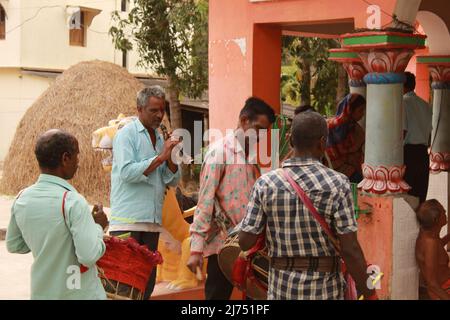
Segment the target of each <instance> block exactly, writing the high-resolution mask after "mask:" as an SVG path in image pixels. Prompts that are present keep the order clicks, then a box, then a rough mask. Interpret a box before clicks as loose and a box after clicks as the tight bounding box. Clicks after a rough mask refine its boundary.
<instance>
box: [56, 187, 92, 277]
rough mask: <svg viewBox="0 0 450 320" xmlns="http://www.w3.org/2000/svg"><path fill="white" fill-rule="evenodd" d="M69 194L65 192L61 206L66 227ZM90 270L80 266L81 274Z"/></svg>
mask: <svg viewBox="0 0 450 320" xmlns="http://www.w3.org/2000/svg"><path fill="white" fill-rule="evenodd" d="M68 192H69V191H68V190H67V191H65V192H64V194H63V199H62V204H61V212H62V215H63V218H64V223H65V224H66V226H67V220H66V209H65V206H66V198H67V193H68ZM67 228H69V226H67ZM69 231H70V230H69ZM88 270H89V268H88V267H86V266H84V265H82V264H80V273H85V272H86V271H88Z"/></svg>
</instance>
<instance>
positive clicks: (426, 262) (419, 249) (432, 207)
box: [416, 200, 450, 300]
mask: <svg viewBox="0 0 450 320" xmlns="http://www.w3.org/2000/svg"><path fill="white" fill-rule="evenodd" d="M417 218H418V220H419V223H420V225H421V229H420V233H419V236H418V238H417V241H416V260H417V264H418V265H419V268H420V272H421V274H422V276H423V278H424V280H425V283H426V285H427V290H428V293H429V295H430V297H431V298H432V299H442V300H449V299H450V290H449V289H450V288H449V287H450V268H449V256H448V254H447V251H446V250H445V245H446V244H447V242H448V238H449V237H448V236H446V237H444V238H443V239H441V238H440V237H439V233H440V230H441V228H442V227H443V226H444V225H446V223H447V218H446V215H445V209H444V208H443V207H442V205H440V204H439V202H437V201H435V200H434V201H433V200H429V201H426V202H424V203H423V204H422V205H421V207H420V208H419V210H418V212H417Z"/></svg>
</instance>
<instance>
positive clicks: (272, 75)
mask: <svg viewBox="0 0 450 320" xmlns="http://www.w3.org/2000/svg"><path fill="white" fill-rule="evenodd" d="M395 2H396V1H395V0H371V1H370V3H372V4H377V5H380V7H381V8H382V9H383V10H384V11H386V12H393V10H394V6H395ZM209 6H210V13H209V110H210V113H209V115H210V127H211V128H217V129H220V130H225V129H226V128H230V129H231V128H234V127H235V126H236V124H237V117H238V113H239V111H240V109H241V108H242V106H243V104H244V101H245V99H246V98H248V97H249V96H251V95H256V96H259V97H260V98H262V99H265V100H266V101H267V102H268V103H270V104H271V105H272V106H273V107H274V108H275V109H276V111H279V109H280V72H281V70H280V68H281V61H280V59H281V39H280V38H281V31H282V29H283V27H282V25H287V24H290V25H295V24H304V23H311V22H318V21H327V20H333V21H338V20H347V19H354V21H355V27H356V28H363V27H366V20H367V17H368V14H367V13H366V10H367V7H368V5H367V4H366V3H365V2H363V1H355V0H339V1H336V0H278V1H267V2H257V3H251V2H250V1H249V0H226V1H224V0H210V2H209ZM390 21H391V17H390V16H388V15H387V14H384V13H383V14H382V24H383V25H384V24H387V23H389V22H390Z"/></svg>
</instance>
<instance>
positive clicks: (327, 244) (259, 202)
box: [239, 112, 376, 300]
mask: <svg viewBox="0 0 450 320" xmlns="http://www.w3.org/2000/svg"><path fill="white" fill-rule="evenodd" d="M327 134H328V130H327V124H326V121H325V119H324V118H323V117H322V116H321V115H320V114H318V113H316V112H306V113H300V114H298V115H296V116H295V117H294V120H293V123H292V138H291V144H292V146H293V147H294V152H295V153H294V158H291V159H289V160H287V161H285V162H284V163H283V165H282V168H281V169H278V170H275V171H272V172H270V173H268V174H266V175H263V176H262V177H261V178H259V179H258V180H257V181H256V183H255V186H254V187H253V190H252V195H251V197H250V202H249V204H248V207H247V214H246V216H245V218H244V220H243V221H242V224H241V232H240V234H239V244H240V246H241V248H242V250H244V251H247V250H249V249H250V248H251V247H253V245H254V244H255V243H256V239H257V237H258V235H259V234H261V233H263V232H264V231H265V235H266V244H267V248H268V256H269V257H270V260H271V264H270V270H269V279H268V280H269V288H268V299H272V300H273V299H276V300H284V299H286V300H317V299H319V300H320V299H322V300H324V299H343V298H344V289H345V281H344V278H343V275H342V273H341V272H340V270H339V259H338V257H337V256H338V253H337V252H336V250H335V249H334V247H333V245H332V243H331V241H330V240H329V238H328V236H327V234H326V233H325V232H324V231H323V230H322V228H321V226H320V224H319V223H318V222H317V221H316V219H315V218H314V216H313V215H312V214H311V212H310V211H309V210H308V209H307V208H306V206H305V205H304V204H303V202H302V201H301V200H300V198H299V197H298V195H297V193H296V192H295V190H294V188H293V187H292V186H291V185H290V184H289V182H288V181H287V180H286V178H285V177H284V176H283V170H285V171H286V172H287V173H288V174H289V175H290V176H291V177H292V178H293V180H295V182H296V183H298V184H299V185H300V187H301V188H302V189H303V190H304V191H305V193H306V194H307V196H308V197H309V198H310V199H311V202H312V203H313V205H314V207H315V208H316V209H317V211H318V212H319V214H320V215H322V216H323V217H324V218H325V220H326V222H327V223H328V224H329V226H330V227H331V229H332V231H333V232H334V234H336V235H337V238H338V240H339V241H340V246H341V250H340V251H341V255H342V258H343V259H344V261H345V262H346V264H347V267H348V269H349V272H350V274H351V275H352V276H353V278H354V280H355V282H356V287H357V289H358V292H359V293H360V294H363V295H364V296H365V297H368V298H375V297H376V294H375V292H374V291H373V290H369V289H368V287H367V278H368V274H367V273H366V268H367V265H366V263H365V258H364V254H363V252H362V250H361V248H360V246H359V243H358V240H357V237H356V231H357V224H356V220H355V216H354V212H353V199H352V192H351V186H350V183H349V180H348V178H347V177H346V176H344V175H343V174H340V173H338V172H336V171H333V170H331V169H329V168H327V167H325V166H324V165H323V164H322V163H321V161H320V159H321V158H322V157H323V155H324V151H325V147H326V140H327Z"/></svg>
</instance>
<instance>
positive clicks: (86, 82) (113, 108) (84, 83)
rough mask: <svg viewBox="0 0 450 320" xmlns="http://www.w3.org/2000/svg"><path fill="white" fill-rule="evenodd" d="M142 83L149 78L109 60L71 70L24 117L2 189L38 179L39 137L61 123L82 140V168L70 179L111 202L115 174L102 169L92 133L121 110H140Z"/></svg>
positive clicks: (90, 198) (94, 197)
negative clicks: (138, 97)
mask: <svg viewBox="0 0 450 320" xmlns="http://www.w3.org/2000/svg"><path fill="white" fill-rule="evenodd" d="M141 88H143V84H142V83H140V82H139V81H138V80H137V79H136V78H134V77H133V76H132V75H131V74H129V73H128V72H127V71H126V70H125V69H123V68H121V67H119V66H117V65H115V64H112V63H108V62H102V61H89V62H81V63H79V64H77V65H75V66H73V67H71V68H70V69H68V70H67V71H65V72H64V73H63V74H62V75H61V76H59V77H58V78H57V79H56V80H55V82H54V84H52V85H51V86H50V87H49V88H48V89H47V90H46V91H45V92H44V93H43V94H42V95H41V96H40V97H39V99H37V101H36V102H35V103H34V104H33V105H32V106H31V107H30V108H29V109H28V110H27V112H26V113H25V115H24V117H23V118H22V120H21V121H20V124H19V126H18V128H17V130H16V133H15V136H14V140H13V142H12V144H11V147H10V149H9V153H8V155H7V157H6V159H5V163H4V167H3V178H2V180H1V181H0V192H2V193H5V194H16V193H17V192H19V191H20V190H21V189H23V188H25V187H27V186H29V185H31V184H33V183H34V182H35V181H36V178H37V177H38V175H39V170H38V165H37V161H36V160H35V156H34V153H33V148H34V145H35V142H36V139H37V137H38V136H39V135H40V134H41V133H43V132H45V131H46V130H48V129H51V128H60V129H64V130H66V131H68V132H70V133H72V134H73V135H75V136H76V137H77V139H78V141H79V143H80V168H79V170H78V172H77V174H76V175H75V178H74V179H73V180H72V181H70V182H71V183H72V184H73V185H74V186H75V188H76V189H77V190H78V191H79V192H80V193H81V194H83V195H84V196H85V197H86V198H87V200H88V201H89V202H91V203H93V202H102V203H103V204H104V205H109V192H110V181H111V180H110V176H109V174H107V173H105V172H104V171H103V169H102V165H101V159H102V158H103V157H104V155H103V154H101V153H99V152H95V151H94V150H93V149H92V147H91V139H92V138H91V137H92V136H91V135H92V132H93V131H94V130H96V129H98V128H100V127H103V126H105V125H107V123H108V121H109V120H111V119H115V118H116V117H117V115H119V114H120V113H123V114H125V115H127V116H128V115H134V114H135V112H136V93H137V92H138V91H139V90H140V89H141Z"/></svg>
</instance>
